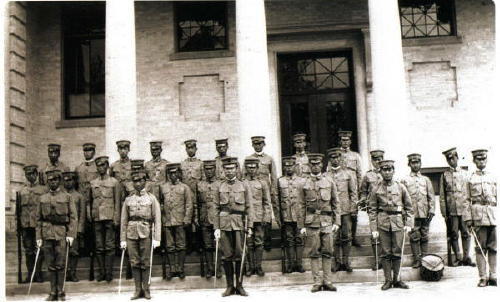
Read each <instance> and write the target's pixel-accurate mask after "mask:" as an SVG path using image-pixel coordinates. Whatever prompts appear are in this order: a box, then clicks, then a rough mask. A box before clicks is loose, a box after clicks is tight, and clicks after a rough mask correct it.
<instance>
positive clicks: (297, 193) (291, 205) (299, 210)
mask: <svg viewBox="0 0 500 302" xmlns="http://www.w3.org/2000/svg"><path fill="white" fill-rule="evenodd" d="M305 183H306V179H305V178H304V177H299V176H297V175H295V174H293V175H292V176H291V177H290V176H282V177H280V178H279V179H278V189H279V190H280V192H279V193H280V197H281V200H280V202H281V215H282V217H283V221H284V222H298V221H300V220H301V219H304V217H302V216H303V214H304V208H303V206H304V184H305ZM275 213H279V209H278V210H276V211H275ZM277 219H280V217H277Z"/></svg>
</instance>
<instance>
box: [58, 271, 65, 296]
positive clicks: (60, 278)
mask: <svg viewBox="0 0 500 302" xmlns="http://www.w3.org/2000/svg"><path fill="white" fill-rule="evenodd" d="M63 284H64V269H60V270H58V271H57V300H58V301H66V293H65V292H64V290H63Z"/></svg>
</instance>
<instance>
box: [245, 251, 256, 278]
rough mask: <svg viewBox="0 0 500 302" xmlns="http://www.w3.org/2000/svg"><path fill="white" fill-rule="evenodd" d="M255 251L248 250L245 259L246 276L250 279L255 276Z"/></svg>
mask: <svg viewBox="0 0 500 302" xmlns="http://www.w3.org/2000/svg"><path fill="white" fill-rule="evenodd" d="M254 259H255V257H254V251H253V250H252V249H248V253H247V255H246V259H245V276H247V277H250V276H252V275H253V274H255V262H254Z"/></svg>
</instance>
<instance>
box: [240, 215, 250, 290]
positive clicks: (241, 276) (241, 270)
mask: <svg viewBox="0 0 500 302" xmlns="http://www.w3.org/2000/svg"><path fill="white" fill-rule="evenodd" d="M247 226H248V216H245V230H244V231H243V235H244V236H245V238H244V239H243V254H242V255H241V266H240V279H239V280H240V281H241V280H242V278H243V267H244V265H245V252H246V249H247V234H246V232H247Z"/></svg>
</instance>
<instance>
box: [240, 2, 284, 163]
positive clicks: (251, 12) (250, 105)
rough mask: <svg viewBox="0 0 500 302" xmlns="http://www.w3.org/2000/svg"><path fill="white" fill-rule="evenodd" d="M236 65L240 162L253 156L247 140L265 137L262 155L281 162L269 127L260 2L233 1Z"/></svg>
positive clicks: (275, 137)
mask: <svg viewBox="0 0 500 302" xmlns="http://www.w3.org/2000/svg"><path fill="white" fill-rule="evenodd" d="M236 64H237V75H238V102H239V111H240V148H239V150H240V151H239V154H238V156H239V157H240V160H243V158H244V157H245V156H247V155H250V154H251V153H252V152H253V149H252V144H251V141H250V137H251V136H254V135H264V136H265V137H266V143H267V145H266V148H265V150H264V151H265V152H266V153H268V154H270V155H271V156H273V157H274V158H275V160H276V163H277V164H278V166H280V165H279V163H280V162H281V160H280V154H279V153H278V152H279V144H280V140H279V138H278V130H277V129H278V125H276V124H274V123H273V119H272V104H271V96H270V80H269V66H268V64H269V62H268V55H267V33H266V16H265V8H264V0H236Z"/></svg>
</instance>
